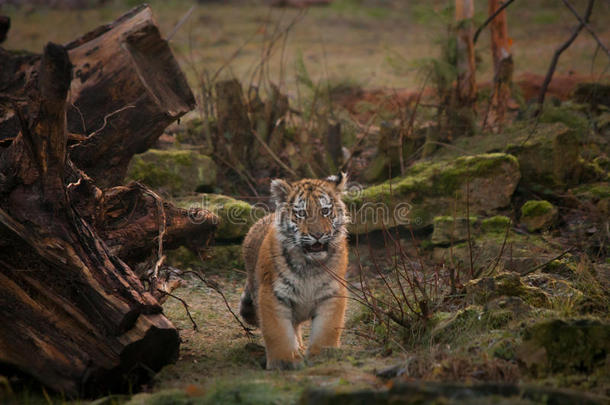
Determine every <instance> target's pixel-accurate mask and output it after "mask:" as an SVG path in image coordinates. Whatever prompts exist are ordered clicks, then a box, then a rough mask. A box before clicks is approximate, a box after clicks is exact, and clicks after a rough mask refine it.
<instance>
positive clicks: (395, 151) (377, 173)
mask: <svg viewBox="0 0 610 405" xmlns="http://www.w3.org/2000/svg"><path fill="white" fill-rule="evenodd" d="M400 131H401V129H400V128H399V127H396V126H392V125H391V124H390V123H388V122H383V123H382V124H381V127H380V129H379V142H378V143H377V151H376V153H375V156H374V157H373V160H372V161H371V162H370V163H369V165H368V167H367V168H366V170H365V171H364V180H365V181H366V182H368V183H376V182H379V181H383V180H386V179H388V177H389V174H390V171H391V173H400V153H401V152H402V156H403V162H408V161H409V160H410V159H411V158H412V157H413V155H414V154H415V153H416V151H417V150H418V149H419V148H420V147H421V146H422V145H423V144H424V140H425V139H424V134H421V133H420V132H418V131H413V134H412V135H411V136H408V137H407V136H405V137H403V145H402V147H401V145H400Z"/></svg>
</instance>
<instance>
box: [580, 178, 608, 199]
mask: <svg viewBox="0 0 610 405" xmlns="http://www.w3.org/2000/svg"><path fill="white" fill-rule="evenodd" d="M573 192H574V194H576V196H578V197H581V198H584V199H587V200H602V199H604V198H610V183H608V182H601V183H593V184H583V185H582V186H579V187H577V188H576V189H574V190H573Z"/></svg>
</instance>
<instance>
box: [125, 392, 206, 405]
mask: <svg viewBox="0 0 610 405" xmlns="http://www.w3.org/2000/svg"><path fill="white" fill-rule="evenodd" d="M198 402H199V403H201V402H202V401H198ZM195 403H196V401H193V398H191V397H189V395H188V394H187V393H186V391H185V390H180V389H168V390H163V391H158V392H155V393H148V392H143V393H140V394H136V395H134V396H133V397H132V398H131V400H129V401H128V402H126V403H125V405H193V404H195Z"/></svg>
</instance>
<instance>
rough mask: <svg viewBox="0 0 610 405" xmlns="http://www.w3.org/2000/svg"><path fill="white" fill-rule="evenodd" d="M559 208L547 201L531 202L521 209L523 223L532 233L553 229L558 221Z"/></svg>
mask: <svg viewBox="0 0 610 405" xmlns="http://www.w3.org/2000/svg"><path fill="white" fill-rule="evenodd" d="M557 214H558V210H557V208H556V207H555V206H554V205H553V204H551V203H550V202H548V201H546V200H530V201H527V202H526V203H525V204H523V206H522V207H521V222H522V223H523V224H524V225H525V226H526V227H527V230H528V231H530V232H536V231H540V230H546V229H549V228H551V227H552V226H553V225H554V224H555V221H556V220H557Z"/></svg>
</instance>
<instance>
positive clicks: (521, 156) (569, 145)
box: [435, 121, 583, 190]
mask: <svg viewBox="0 0 610 405" xmlns="http://www.w3.org/2000/svg"><path fill="white" fill-rule="evenodd" d="M582 139H583V137H582V134H581V133H580V132H579V131H578V130H575V129H572V128H570V127H569V126H568V125H566V124H564V123H561V122H555V123H538V124H536V125H533V124H532V123H531V122H526V121H520V122H516V123H515V124H513V125H511V126H509V127H507V128H506V129H505V130H504V132H502V133H499V134H484V135H475V136H473V137H461V138H458V139H456V140H455V142H454V146H455V149H454V148H441V149H439V151H438V152H436V154H435V156H436V157H437V158H440V159H447V158H452V157H457V156H460V155H461V153H462V152H460V151H462V150H467V151H469V152H470V153H475V154H481V153H489V152H496V151H502V152H504V153H510V154H512V155H513V156H515V157H516V158H517V160H518V161H519V167H520V171H521V176H522V183H523V184H524V185H526V186H528V187H534V188H539V189H542V190H545V189H547V188H549V189H551V188H557V187H560V188H565V187H566V186H570V185H576V184H578V183H579V181H580V176H581V174H582V166H581V163H582V162H581V159H580V149H581V148H580V143H581V140H582Z"/></svg>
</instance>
